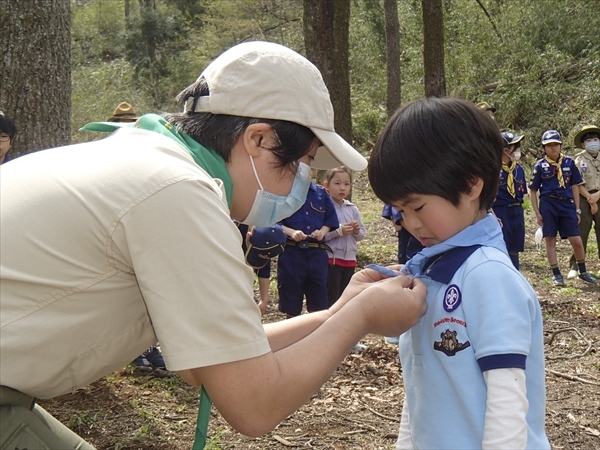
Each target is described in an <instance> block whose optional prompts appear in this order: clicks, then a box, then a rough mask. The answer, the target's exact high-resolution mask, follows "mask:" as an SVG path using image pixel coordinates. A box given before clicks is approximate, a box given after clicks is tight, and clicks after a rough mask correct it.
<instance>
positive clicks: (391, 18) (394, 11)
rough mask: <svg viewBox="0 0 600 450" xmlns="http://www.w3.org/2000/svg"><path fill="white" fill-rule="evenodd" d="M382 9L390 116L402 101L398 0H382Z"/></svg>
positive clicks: (388, 112) (388, 111)
mask: <svg viewBox="0 0 600 450" xmlns="http://www.w3.org/2000/svg"><path fill="white" fill-rule="evenodd" d="M383 10H384V14H385V47H386V55H387V100H386V109H387V115H388V117H391V116H392V114H394V111H396V109H398V107H399V106H400V103H401V101H402V84H401V83H402V77H401V68H400V19H399V18H398V0H383Z"/></svg>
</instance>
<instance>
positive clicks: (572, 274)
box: [567, 269, 579, 280]
mask: <svg viewBox="0 0 600 450" xmlns="http://www.w3.org/2000/svg"><path fill="white" fill-rule="evenodd" d="M577 275H579V272H578V271H577V270H575V269H571V270H569V274H568V275H567V280H572V279H574V278H577Z"/></svg>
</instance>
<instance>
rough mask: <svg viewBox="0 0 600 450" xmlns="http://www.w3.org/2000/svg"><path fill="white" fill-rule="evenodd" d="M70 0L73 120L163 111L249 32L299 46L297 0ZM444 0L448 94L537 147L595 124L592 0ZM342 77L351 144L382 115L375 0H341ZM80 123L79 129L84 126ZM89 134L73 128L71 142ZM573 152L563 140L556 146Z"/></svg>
mask: <svg viewBox="0 0 600 450" xmlns="http://www.w3.org/2000/svg"><path fill="white" fill-rule="evenodd" d="M154 3H155V6H156V7H155V9H146V8H143V7H142V6H141V3H140V2H137V1H131V2H130V5H131V11H130V17H129V20H128V21H126V19H125V11H124V2H122V1H107V0H86V1H83V0H72V14H73V20H72V36H73V45H72V50H73V77H72V78H73V124H72V125H73V129H74V130H77V129H78V128H79V127H80V126H81V125H82V124H83V123H85V122H87V121H92V120H103V119H105V118H107V117H108V116H109V115H110V114H111V113H112V111H113V110H114V108H115V107H116V105H117V104H118V103H120V102H121V101H127V102H129V103H131V104H132V105H133V106H134V108H136V111H137V112H138V113H146V112H156V111H161V110H162V111H167V110H174V108H176V105H175V102H174V100H173V99H174V97H175V95H176V94H177V93H178V92H179V91H180V90H181V89H182V88H183V87H185V86H187V85H188V84H190V83H191V82H192V81H193V80H194V79H195V78H196V77H197V75H198V73H199V72H200V71H201V70H202V69H203V68H204V67H205V66H206V65H207V64H208V63H209V62H210V61H211V60H212V59H213V58H214V57H216V56H217V55H218V54H220V53H221V52H222V51H224V50H225V49H227V48H229V47H230V46H232V45H234V44H236V43H239V42H243V41H249V40H267V41H273V42H279V43H281V44H284V45H287V46H289V47H291V48H293V49H295V50H297V51H299V52H301V53H303V51H304V40H303V35H302V0H155V2H154ZM480 3H481V4H482V5H483V6H484V7H485V9H486V11H487V13H488V14H489V17H488V16H487V15H486V13H485V12H484V10H483V9H482V8H481V7H480V5H479V4H478V2H477V1H474V0H445V1H444V19H445V44H446V58H445V59H446V83H447V90H448V92H449V93H450V95H455V96H461V97H464V98H467V99H469V100H473V101H476V102H478V101H487V102H489V103H491V104H493V105H494V106H496V107H497V108H498V111H497V113H496V119H497V121H498V123H499V125H500V126H501V127H502V128H510V129H512V130H514V131H517V132H520V133H524V134H525V136H526V137H525V141H524V147H526V148H530V149H538V148H539V138H540V136H541V134H542V132H543V131H544V130H546V129H549V128H556V129H558V130H559V131H560V132H561V133H563V135H564V138H565V140H564V141H565V144H566V147H569V146H571V145H572V138H573V136H574V134H575V133H576V132H577V130H578V129H579V128H580V127H581V126H582V125H584V124H587V123H600V108H598V105H599V104H600V33H598V31H597V26H596V24H597V23H600V8H599V7H598V2H597V0H569V1H565V0H544V1H540V0H520V1H518V2H515V1H507V0H480ZM398 9H399V16H400V33H401V42H400V46H401V77H402V99H403V103H406V102H408V101H410V100H414V99H417V98H420V97H422V96H423V93H424V90H423V55H422V52H423V42H422V35H423V24H422V20H423V19H422V16H421V2H420V1H419V0H409V1H401V2H399V3H398ZM349 32H350V54H349V58H350V61H349V62H350V80H351V98H352V118H353V134H354V144H355V146H357V147H359V148H361V149H363V150H364V149H367V150H368V149H369V148H370V147H371V146H372V144H373V143H374V142H375V140H376V138H377V136H378V134H379V132H380V131H381V129H382V128H383V126H384V124H385V122H386V121H387V114H386V108H385V104H386V99H385V95H386V52H385V27H384V14H383V6H382V0H352V2H351V17H350V30H349ZM86 134H89V133H86ZM90 138H91V136H89V135H86V136H84V135H81V134H80V133H77V132H75V133H74V136H73V140H74V141H75V142H78V141H81V140H88V139H90ZM567 151H568V152H571V153H572V152H573V149H572V148H567Z"/></svg>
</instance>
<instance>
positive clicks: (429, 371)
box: [400, 214, 550, 449]
mask: <svg viewBox="0 0 600 450" xmlns="http://www.w3.org/2000/svg"><path fill="white" fill-rule="evenodd" d="M403 272H404V273H405V274H412V275H413V276H415V277H416V278H419V279H421V280H422V281H423V283H425V285H426V286H427V303H428V309H427V313H426V314H425V315H424V316H423V317H422V318H421V320H420V321H419V322H418V323H417V325H415V326H414V327H412V328H411V329H410V330H409V331H407V332H406V333H404V334H403V335H402V336H401V337H400V359H401V362H402V370H403V376H404V384H405V388H406V402H407V404H408V410H409V416H410V419H409V420H410V428H411V433H412V440H413V443H414V445H415V448H418V449H434V448H443V449H451V448H461V449H467V448H468V449H475V448H481V444H482V441H483V429H484V419H485V410H486V398H487V388H486V384H485V382H484V378H483V371H485V370H490V369H499V368H512V367H516V368H521V369H525V375H526V387H527V400H528V401H529V411H528V413H527V426H528V433H527V448H530V449H549V448H550V444H549V442H548V439H547V437H546V434H545V431H544V416H545V403H546V392H545V384H544V376H545V375H544V343H543V334H542V331H543V330H542V315H541V310H540V305H539V302H538V299H537V297H536V294H535V292H534V291H533V289H532V288H531V286H530V285H529V284H528V283H527V281H526V280H525V278H524V277H523V276H522V275H521V274H520V273H519V272H518V271H517V270H515V268H514V267H513V265H512V263H511V262H510V259H509V258H508V255H507V253H506V246H505V244H504V240H503V239H502V232H501V229H500V226H499V224H498V221H497V220H496V218H495V217H494V216H492V215H491V214H488V215H487V216H486V217H485V218H484V219H482V220H480V221H478V222H477V223H475V224H474V225H471V226H469V227H467V228H465V229H464V230H462V231H461V232H460V233H458V234H456V235H455V236H453V237H451V238H450V239H448V240H446V241H444V242H442V243H440V244H437V245H434V246H432V247H429V248H425V249H423V250H422V251H421V252H419V253H418V254H416V255H415V256H414V257H413V258H412V259H411V260H409V261H408V262H407V264H406V265H405V266H404V268H403Z"/></svg>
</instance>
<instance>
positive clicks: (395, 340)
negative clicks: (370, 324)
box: [385, 336, 400, 345]
mask: <svg viewBox="0 0 600 450" xmlns="http://www.w3.org/2000/svg"><path fill="white" fill-rule="evenodd" d="M385 342H387V343H388V344H395V345H398V344H399V343H400V338H399V337H398V336H386V338H385Z"/></svg>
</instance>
